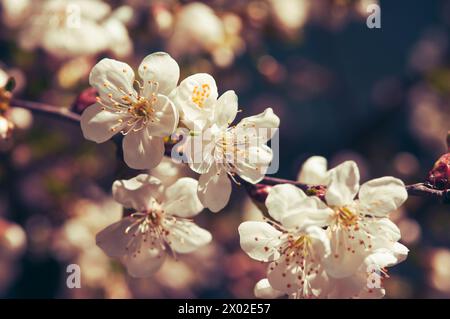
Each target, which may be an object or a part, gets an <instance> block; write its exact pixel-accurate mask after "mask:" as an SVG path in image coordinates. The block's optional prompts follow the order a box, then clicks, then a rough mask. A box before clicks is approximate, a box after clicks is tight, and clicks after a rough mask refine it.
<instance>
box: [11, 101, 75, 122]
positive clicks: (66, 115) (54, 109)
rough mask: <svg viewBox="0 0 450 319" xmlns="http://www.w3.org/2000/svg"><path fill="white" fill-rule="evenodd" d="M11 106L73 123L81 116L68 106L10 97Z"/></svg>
mask: <svg viewBox="0 0 450 319" xmlns="http://www.w3.org/2000/svg"><path fill="white" fill-rule="evenodd" d="M11 106H12V107H22V108H24V109H27V110H30V111H32V112H34V113H40V114H45V115H48V116H50V117H55V118H59V119H63V120H67V121H70V122H74V123H79V122H80V118H81V117H80V115H79V114H77V113H74V112H72V111H70V110H69V109H68V108H64V107H58V106H53V105H49V104H45V103H39V102H30V101H24V100H19V99H12V100H11Z"/></svg>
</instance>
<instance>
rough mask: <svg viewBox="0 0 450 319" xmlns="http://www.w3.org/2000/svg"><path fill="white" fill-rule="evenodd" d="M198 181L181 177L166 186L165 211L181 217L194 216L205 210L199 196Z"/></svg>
mask: <svg viewBox="0 0 450 319" xmlns="http://www.w3.org/2000/svg"><path fill="white" fill-rule="evenodd" d="M197 187H198V182H197V181H196V180H195V179H193V178H189V177H183V178H180V179H179V180H178V181H176V182H175V183H174V184H172V185H171V186H169V187H168V188H166V191H165V203H164V205H163V209H164V212H165V213H166V214H170V215H176V216H180V217H185V218H188V217H193V216H195V215H197V214H198V213H200V212H201V211H202V210H203V205H202V203H200V200H199V199H198V197H197Z"/></svg>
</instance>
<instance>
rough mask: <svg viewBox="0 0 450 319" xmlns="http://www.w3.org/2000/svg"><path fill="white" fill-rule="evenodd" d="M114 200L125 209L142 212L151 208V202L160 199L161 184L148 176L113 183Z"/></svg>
mask: <svg viewBox="0 0 450 319" xmlns="http://www.w3.org/2000/svg"><path fill="white" fill-rule="evenodd" d="M112 193H113V197H114V200H115V201H117V202H118V203H120V204H122V205H123V206H124V207H127V208H134V209H136V210H138V211H144V210H147V209H148V208H150V207H151V204H152V201H153V200H155V199H156V200H160V199H161V182H160V181H159V180H158V179H157V178H154V177H152V176H150V175H147V174H140V175H138V176H136V177H133V178H131V179H128V180H118V181H115V182H114V183H113V186H112Z"/></svg>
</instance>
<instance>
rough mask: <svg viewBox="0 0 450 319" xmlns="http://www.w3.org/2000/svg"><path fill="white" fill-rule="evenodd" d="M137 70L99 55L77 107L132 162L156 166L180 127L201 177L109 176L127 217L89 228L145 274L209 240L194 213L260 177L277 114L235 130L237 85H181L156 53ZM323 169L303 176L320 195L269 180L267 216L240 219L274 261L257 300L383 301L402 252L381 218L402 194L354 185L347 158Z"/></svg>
mask: <svg viewBox="0 0 450 319" xmlns="http://www.w3.org/2000/svg"><path fill="white" fill-rule="evenodd" d="M138 73H139V76H140V78H141V82H140V81H138V80H135V75H134V72H133V70H132V69H131V67H130V66H129V65H127V64H125V63H122V62H119V61H116V60H111V59H103V60H101V61H100V62H99V63H98V64H97V65H96V66H95V67H94V68H93V69H92V71H91V74H90V78H89V80H90V84H91V85H92V86H93V87H95V88H96V89H97V91H98V94H99V97H98V98H97V102H96V103H95V104H93V105H91V106H89V107H88V108H87V109H86V110H85V111H84V113H83V114H82V118H81V128H82V130H83V134H84V136H85V137H86V138H87V139H89V140H92V141H95V142H97V143H102V142H105V141H107V140H109V139H110V138H112V137H113V136H114V135H115V134H117V133H121V134H122V135H123V136H124V137H123V153H124V160H125V162H126V163H127V164H128V166H130V167H131V168H134V169H153V168H156V167H157V166H158V165H159V164H160V163H161V162H162V160H163V158H164V154H165V146H164V139H165V137H167V136H170V135H171V134H172V133H174V132H175V131H176V130H177V129H185V130H187V131H188V133H187V134H185V135H184V136H183V137H184V138H183V143H182V144H181V146H180V147H176V152H179V151H180V150H181V151H182V152H183V153H184V155H185V158H184V159H185V160H186V161H187V163H188V164H189V167H190V168H191V170H193V171H194V172H195V173H198V174H200V177H199V180H198V181H197V180H195V179H193V178H188V177H184V178H179V179H177V180H176V181H174V180H172V179H170V182H169V179H167V180H163V181H162V182H161V180H160V179H158V178H156V177H153V176H151V175H149V174H140V175H138V176H136V177H134V178H132V179H129V180H120V181H116V182H114V184H113V197H114V199H115V200H116V201H117V202H119V203H120V204H122V205H123V206H124V207H125V208H127V209H130V210H131V213H130V215H129V216H126V217H124V218H123V219H121V220H120V221H118V222H116V223H114V224H112V225H110V226H108V227H106V228H105V229H104V230H102V231H101V232H100V233H99V234H98V235H97V245H98V246H99V247H100V248H102V249H103V251H104V252H106V254H107V255H109V256H111V257H114V258H119V259H120V260H121V261H122V262H123V263H124V264H125V265H126V267H127V269H128V272H129V274H130V275H132V276H134V277H146V276H149V275H151V274H153V273H154V272H155V271H156V270H158V269H159V268H160V266H161V265H162V263H163V261H164V259H165V256H166V253H167V252H168V251H170V252H171V253H172V254H177V253H182V254H184V253H190V252H192V251H194V250H197V249H198V248H200V247H203V246H205V245H207V244H208V243H209V242H210V241H211V239H212V237H211V234H210V233H209V232H208V231H206V230H204V229H202V228H200V227H198V226H197V225H196V224H195V223H194V222H193V221H192V219H191V218H192V217H194V216H195V215H197V214H198V213H200V212H201V211H202V210H203V208H204V207H206V208H209V209H210V210H211V211H213V212H218V211H220V210H221V209H223V208H224V207H225V206H226V204H227V202H228V200H229V197H230V194H231V180H233V181H235V182H236V183H238V184H239V183H240V182H239V179H240V180H243V181H245V182H247V183H251V184H256V183H258V182H260V181H261V180H262V179H263V177H264V175H265V174H266V172H267V170H268V167H269V165H270V163H271V161H272V157H273V154H272V150H271V148H270V147H268V146H267V145H266V143H267V142H268V140H270V139H271V138H272V136H273V133H274V131H275V130H276V129H277V128H278V126H279V118H278V117H277V116H276V115H275V114H274V113H273V111H272V109H270V108H267V109H266V110H265V111H264V112H262V113H261V114H258V115H255V116H251V117H247V118H244V119H242V120H241V121H240V122H239V123H238V124H237V125H234V126H233V125H231V123H232V122H233V121H234V120H235V117H236V115H237V113H238V101H237V96H236V94H235V93H234V91H227V92H225V93H223V94H222V95H221V96H220V97H219V94H218V90H217V85H216V82H215V80H214V78H213V77H212V76H211V75H209V74H205V73H199V74H194V75H191V76H189V77H187V78H186V79H184V80H183V81H181V83H180V84H178V81H179V76H180V69H179V66H178V64H177V62H176V61H175V60H174V59H173V58H172V57H171V56H170V55H168V54H167V53H164V52H157V53H153V54H150V55H149V56H147V57H146V58H144V60H143V61H142V63H141V64H140V66H139V69H138ZM230 125H231V126H230ZM166 164H167V163H166V162H162V163H161V165H162V166H164V165H166ZM166 166H167V165H166ZM326 166H327V163H326V160H325V159H324V158H322V157H313V158H311V159H309V160H308V161H307V162H306V163H305V165H304V166H303V169H302V171H301V173H300V174H299V180H300V181H301V182H303V183H309V184H313V185H324V186H326V192H325V196H324V199H320V198H319V197H317V196H310V197H308V196H307V195H306V194H305V193H304V192H303V191H302V190H301V189H299V188H297V187H296V186H294V185H290V184H282V185H277V186H274V187H272V188H271V190H270V192H269V194H268V197H267V199H266V202H265V204H266V207H267V209H268V212H269V214H270V216H271V217H272V220H270V221H269V220H267V221H268V222H257V221H248V222H244V223H243V224H241V225H240V227H239V234H240V238H241V247H242V249H243V250H244V251H245V252H246V253H247V254H248V255H249V256H250V257H252V258H254V259H256V260H259V261H263V262H270V265H269V269H268V272H267V278H265V279H263V280H261V281H260V282H259V283H258V284H257V285H256V287H255V294H256V296H258V297H275V296H279V295H288V296H289V297H294V298H305V297H307V298H311V297H321V298H328V297H339V298H351V297H380V296H383V295H384V289H383V287H382V285H381V279H382V278H383V277H384V276H387V271H386V269H385V267H388V266H392V265H395V264H397V263H399V262H400V261H402V260H404V259H405V258H406V256H407V253H408V249H407V248H406V247H405V246H403V245H402V244H400V243H398V241H399V239H400V231H399V229H398V228H397V226H396V225H395V224H394V223H392V222H391V221H390V220H389V218H388V214H389V213H390V212H392V211H394V210H396V209H397V208H398V207H400V206H401V205H402V204H403V202H404V201H405V200H406V199H407V192H406V189H405V185H404V184H403V182H402V181H400V180H398V179H396V178H393V177H383V178H378V179H374V180H371V181H369V182H367V183H365V184H363V185H362V186H361V187H360V185H359V171H358V167H357V166H356V164H355V163H354V162H351V161H348V162H345V163H343V164H341V165H339V166H337V167H336V168H334V169H331V170H329V171H327V167H326ZM157 171H161V169H159V166H158V169H157ZM163 175H164V174H163Z"/></svg>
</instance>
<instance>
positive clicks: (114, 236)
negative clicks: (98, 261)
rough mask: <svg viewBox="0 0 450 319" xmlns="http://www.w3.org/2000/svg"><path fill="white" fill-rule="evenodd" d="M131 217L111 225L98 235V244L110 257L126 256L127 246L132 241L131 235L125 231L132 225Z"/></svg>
mask: <svg viewBox="0 0 450 319" xmlns="http://www.w3.org/2000/svg"><path fill="white" fill-rule="evenodd" d="M132 222H133V220H132V218H130V217H127V218H123V219H121V220H120V221H118V222H116V223H114V224H111V225H109V226H108V227H106V228H105V229H103V230H102V231H100V232H99V233H98V234H97V235H96V237H95V238H96V244H97V246H98V247H100V248H101V249H102V250H103V251H104V252H105V254H107V255H108V256H109V257H112V258H116V257H121V256H123V255H125V254H126V252H127V250H126V248H127V245H128V243H129V242H130V241H131V240H132V235H131V234H126V233H125V230H126V229H127V228H128V226H130V225H131V224H132Z"/></svg>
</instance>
